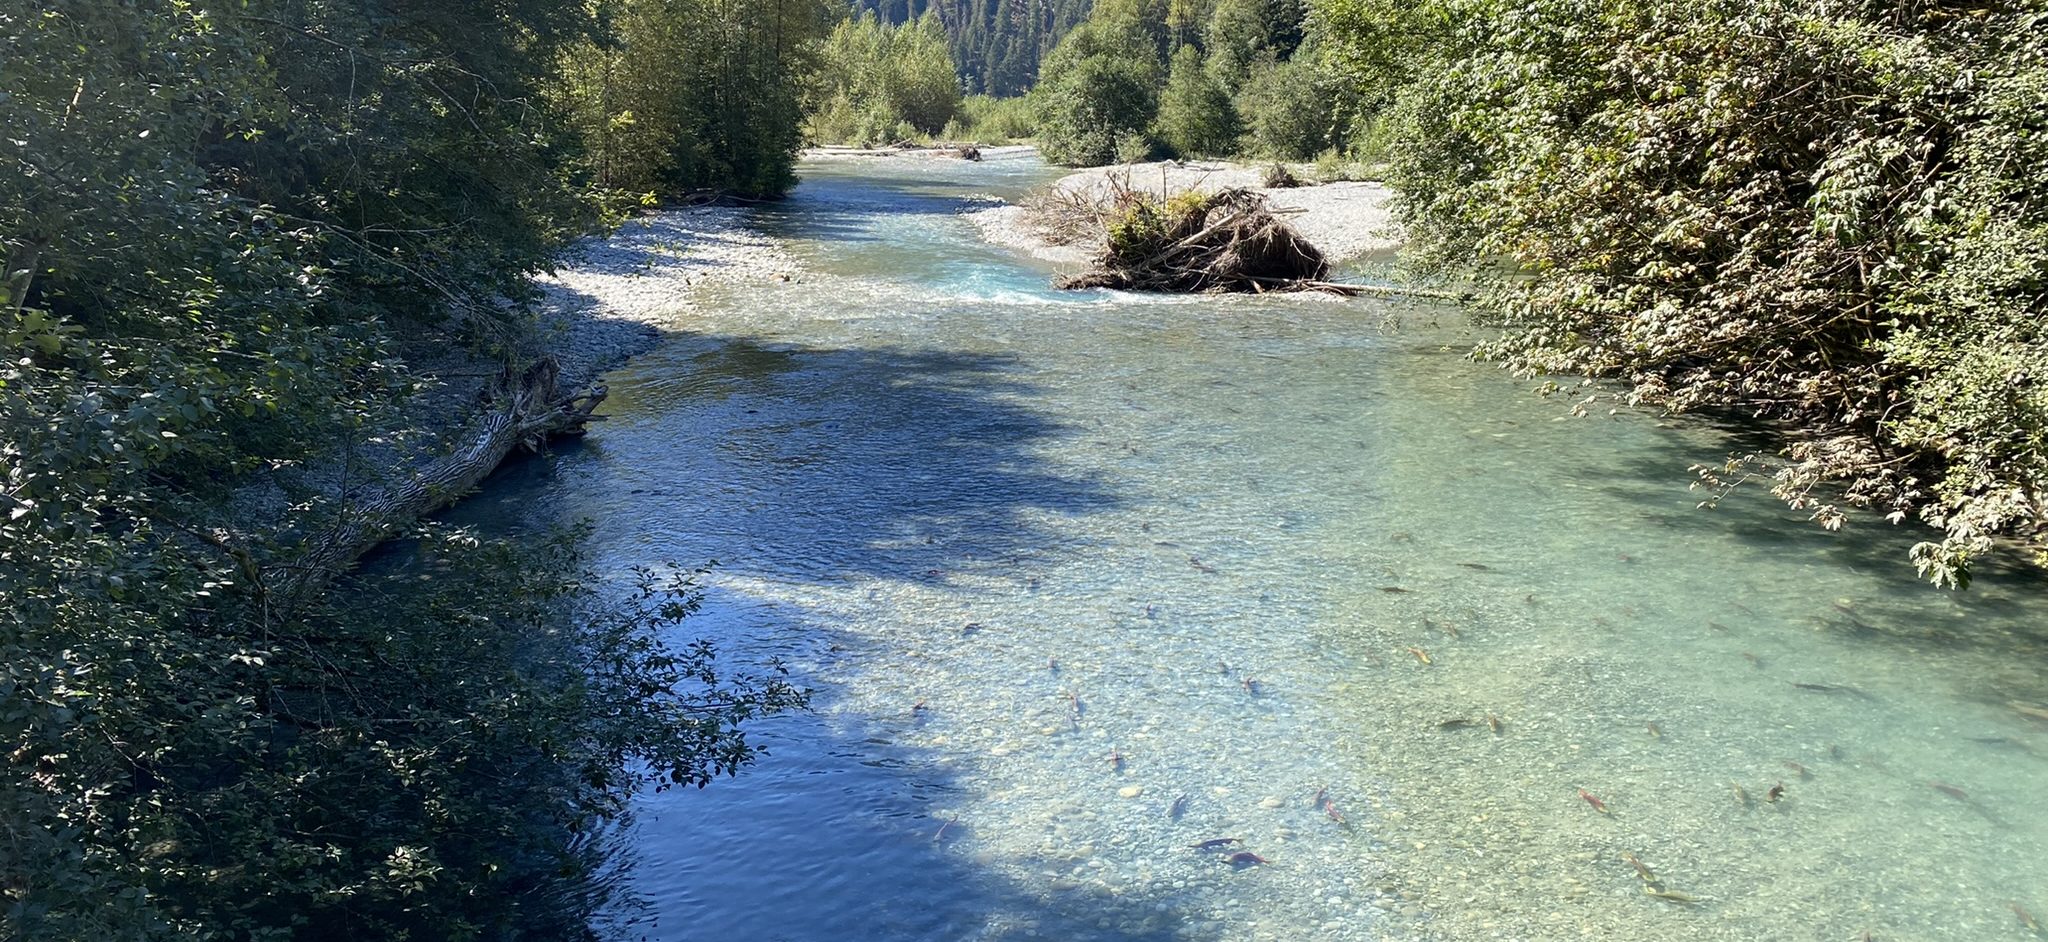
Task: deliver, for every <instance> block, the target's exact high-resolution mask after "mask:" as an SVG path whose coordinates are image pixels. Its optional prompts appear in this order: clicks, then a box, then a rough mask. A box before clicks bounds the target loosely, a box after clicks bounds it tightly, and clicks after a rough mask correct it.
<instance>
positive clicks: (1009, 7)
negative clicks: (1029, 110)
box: [853, 0, 1091, 97]
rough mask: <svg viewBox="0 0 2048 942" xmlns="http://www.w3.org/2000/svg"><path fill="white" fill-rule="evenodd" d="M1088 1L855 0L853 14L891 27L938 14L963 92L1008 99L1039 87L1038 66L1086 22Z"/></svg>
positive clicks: (1089, 0)
mask: <svg viewBox="0 0 2048 942" xmlns="http://www.w3.org/2000/svg"><path fill="white" fill-rule="evenodd" d="M1090 2H1091V0H854V2H853V10H854V14H855V15H856V16H858V15H859V14H861V13H874V14H876V15H877V16H879V17H880V18H881V20H882V22H884V23H889V24H901V23H909V22H913V21H915V20H917V19H919V18H921V17H923V16H924V15H925V13H927V12H934V13H937V14H938V17H939V22H940V23H941V24H943V25H944V26H945V29H946V36H947V41H948V43H949V45H950V47H951V49H952V51H953V61H954V63H955V65H957V66H958V67H959V70H960V77H961V79H962V81H964V82H965V83H966V86H967V91H969V92H974V93H979V94H987V95H997V96H1004V97H1008V96H1015V95H1022V94H1024V93H1025V92H1027V91H1029V90H1030V89H1031V87H1032V86H1033V85H1034V84H1036V83H1037V81H1038V70H1039V64H1040V62H1042V61H1043V60H1044V58H1045V55H1046V53H1047V52H1049V51H1051V49H1052V47H1053V45H1054V44H1055V43H1058V42H1059V40H1060V37H1062V36H1065V35H1066V34H1067V31H1068V30H1071V29H1073V28H1074V26H1075V25H1076V24H1078V23H1080V22H1081V21H1082V20H1083V19H1085V18H1087V16H1088V9H1089V5H1090Z"/></svg>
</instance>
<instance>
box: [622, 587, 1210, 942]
mask: <svg viewBox="0 0 2048 942" xmlns="http://www.w3.org/2000/svg"><path fill="white" fill-rule="evenodd" d="M752 604H753V603H752V601H751V600H749V599H745V598H734V597H731V596H727V595H723V594H719V593H714V594H713V596H712V597H711V599H710V600H709V603H708V604H707V606H706V609H707V611H708V612H713V613H717V612H727V613H730V612H732V611H734V610H735V609H744V608H746V607H748V606H750V605H752ZM722 617H723V616H720V615H715V614H714V615H711V616H708V617H707V623H699V624H694V625H687V626H686V630H688V631H691V632H696V633H704V632H707V631H709V632H712V633H713V634H714V635H716V634H720V633H722V632H719V631H718V630H717V629H718V628H719V627H720V626H718V625H714V624H709V623H708V622H709V621H715V620H719V619H721V618H722ZM799 619H801V616H799ZM782 630H783V631H784V632H785V633H787V634H789V635H793V636H800V637H801V638H802V639H803V640H801V641H800V642H795V644H797V645H800V646H801V647H803V648H806V649H809V650H811V651H812V652H813V653H814V654H815V655H816V656H817V657H819V658H820V659H821V660H823V661H825V662H827V664H826V666H825V670H826V671H827V672H831V671H832V669H833V668H832V666H831V665H832V664H833V663H851V662H858V661H862V660H868V659H890V658H899V657H901V656H902V652H901V651H900V650H887V648H889V647H891V646H889V645H881V644H874V643H872V642H862V641H861V640H859V639H857V638H855V637H854V636H852V635H850V634H848V633H844V632H841V631H838V630H836V629H835V628H834V627H833V620H832V619H829V618H828V619H825V620H823V621H804V622H803V623H802V624H800V625H790V624H785V625H783V626H782ZM789 653H790V654H791V655H793V656H794V657H796V658H804V657H805V656H806V655H805V654H804V653H803V652H801V651H790V652H789ZM821 696H822V699H821V701H820V703H819V704H818V709H817V711H816V712H814V713H811V714H806V715H802V716H790V717H781V718H777V719H774V720H771V721H767V722H763V723H760V724H757V725H756V726H755V727H754V731H753V733H752V736H753V737H754V738H755V741H757V742H758V743H760V744H761V745H763V746H764V747H765V748H766V749H767V750H768V755H767V756H766V757H765V758H763V759H762V760H761V761H760V762H759V763H758V764H757V765H756V766H754V767H752V768H750V769H748V770H747V771H746V772H745V773H743V776H742V777H741V779H740V780H738V781H733V782H719V783H716V784H714V785H712V786H710V787H709V788H707V789H704V790H702V791H696V792H687V793H667V794H663V795H657V796H649V797H647V798H645V799H643V801H642V802H641V803H640V807H639V809H638V812H637V815H638V817H637V822H636V830H635V834H634V842H633V843H634V846H635V848H636V852H637V855H638V858H639V859H638V860H636V861H635V862H634V866H635V875H634V880H635V883H636V885H637V886H638V887H640V888H641V892H642V895H643V896H644V897H645V903H646V907H647V908H646V912H647V913H648V915H647V916H646V917H645V921H644V922H643V923H642V924H641V925H639V926H637V927H635V928H634V930H633V931H632V932H631V933H630V936H629V937H631V938H636V939H648V940H684V939H761V940H790V942H812V940H816V942H826V940H841V939H856V938H872V939H902V940H925V939H929V940H954V939H1020V938H1027V937H1029V938H1041V937H1042V938H1071V939H1128V940H1134V942H1153V940H1157V942H1165V940H1168V939H1173V938H1177V937H1179V936H1177V933H1178V932H1179V931H1180V929H1181V927H1182V925H1183V922H1182V920H1181V919H1180V918H1179V916H1178V915H1177V911H1176V907H1175V906H1174V905H1172V902H1173V900H1172V896H1171V893H1172V891H1171V890H1168V889H1166V888H1164V887H1160V886H1138V885H1125V886H1120V887H1117V888H1115V889H1114V890H1112V889H1110V888H1108V887H1106V886H1101V885H1095V884H1092V883H1090V882H1089V880H1088V874H1087V871H1086V867H1085V864H1084V863H1083V862H1082V861H1081V860H1079V859H1070V858H1058V857H1043V858H1038V859H1032V860H1028V861H1018V860H1015V859H1007V860H1005V861H1004V862H1005V863H1007V864H1011V865H1019V864H1021V865H1022V866H1023V867H1024V868H1025V869H1026V870H1027V871H1028V872H1033V873H1041V874H1043V875H1044V882H1043V883H1042V884H1041V885H1035V886H1033V885H1024V884H1022V883H1020V882H1017V881H1014V880H1011V879H1008V878H1006V877H1004V876H1002V875H1000V874H999V873H997V871H996V870H995V869H994V868H992V867H990V866H988V864H989V863H991V862H992V860H991V859H990V858H987V857H984V856H983V852H981V851H980V849H979V844H978V841H977V835H976V823H975V822H974V821H973V820H972V819H967V818H961V817H959V816H957V815H956V814H955V813H953V812H952V811H951V810H950V809H952V808H955V807H958V806H963V805H968V804H969V803H970V799H971V798H973V797H974V794H975V792H976V791H977V787H976V785H975V784H974V783H973V781H972V774H973V769H972V768H971V767H964V766H962V765H961V764H959V763H958V761H957V759H956V758H953V757H949V756H947V755H944V754H942V753H941V752H939V751H937V750H932V749H925V748H920V747H917V746H914V745H910V744H908V742H907V741H906V740H908V739H910V738H913V737H916V736H919V735H929V734H931V733H933V732H935V731H941V730H945V729H946V728H947V726H948V724H949V723H950V718H949V717H948V716H947V715H946V714H945V713H944V712H943V711H941V710H926V709H912V708H911V706H910V705H908V704H906V705H905V708H904V709H903V710H902V711H900V712H898V713H896V714H894V715H888V716H861V717H855V716H853V715H852V714H850V713H848V712H844V711H837V710H834V709H833V705H834V704H833V702H832V697H831V695H830V693H829V691H827V692H825V693H823V694H822V695H821ZM1189 853H1193V851H1189ZM1217 866H1218V877H1219V878H1230V877H1232V876H1238V875H1234V874H1231V873H1229V872H1228V870H1227V868H1226V867H1225V866H1224V865H1223V864H1222V862H1221V861H1218V864H1217ZM737 901H745V902H744V903H743V904H742V903H739V902H737Z"/></svg>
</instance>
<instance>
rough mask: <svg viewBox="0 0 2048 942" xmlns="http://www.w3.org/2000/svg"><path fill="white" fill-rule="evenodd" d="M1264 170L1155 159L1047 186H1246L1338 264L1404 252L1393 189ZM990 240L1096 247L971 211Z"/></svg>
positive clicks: (1076, 256) (1016, 213) (1047, 249)
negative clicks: (1278, 183) (1293, 182)
mask: <svg viewBox="0 0 2048 942" xmlns="http://www.w3.org/2000/svg"><path fill="white" fill-rule="evenodd" d="M1264 176H1265V172H1264V170H1263V169H1262V168H1261V167H1258V166H1253V165H1249V164H1240V163H1230V162H1221V161H1214V162H1193V163H1190V162H1180V161H1157V162H1154V163H1144V164H1125V165H1119V166H1112V167H1091V168H1088V169H1086V170H1080V171H1076V172H1074V173H1070V174H1068V175H1066V176H1064V177H1061V178H1060V179H1059V180H1057V181H1055V182H1053V183H1052V184H1051V186H1050V187H1049V189H1052V190H1054V191H1062V192H1065V193H1073V194H1084V195H1086V196H1088V197H1090V198H1095V199H1102V198H1106V197H1107V196H1108V195H1109V193H1110V192H1111V190H1112V189H1113V188H1114V186H1115V185H1117V184H1123V185H1128V186H1131V187H1134V188H1137V189H1141V190H1149V191H1153V192H1159V193H1162V194H1168V195H1170V194H1174V193H1181V192H1186V191H1190V190H1193V191H1201V192H1216V191H1218V190H1225V189H1231V188H1243V189H1248V190H1253V191H1256V192H1258V193H1260V194H1262V195H1264V196H1265V197H1266V199H1267V201H1268V203H1270V204H1271V206H1272V207H1273V209H1274V210H1275V211H1276V212H1278V213H1280V214H1281V215H1282V216H1284V217H1285V218H1286V220H1287V224H1288V225H1289V226H1292V227H1293V228H1294V230H1295V231H1296V232H1298V233H1300V234H1301V236H1302V237H1303V238H1305V239H1307V240H1309V242H1311V243H1313V244H1314V245H1315V246H1316V248H1319V249H1321V250H1322V251H1323V254H1325V255H1326V256H1328V257H1329V259H1330V261H1331V262H1333V263H1339V264H1341V263H1343V262H1347V261H1351V260H1354V259H1358V258H1361V257H1363V256H1366V255H1370V254H1373V253H1376V252H1386V251H1390V250H1393V249H1395V248H1398V247H1400V245H1401V243H1402V240H1403V237H1402V234H1401V231H1400V226H1399V224H1398V223H1397V222H1396V221H1395V218H1394V214H1393V209H1392V201H1393V195H1394V194H1393V190H1392V189H1390V188H1388V187H1387V186H1385V185H1384V184H1380V183H1362V182H1339V183H1324V184H1315V185H1307V186H1297V187H1268V186H1264V185H1263V183H1264ZM967 218H968V220H969V221H970V222H972V223H973V224H974V227H975V228H976V229H977V230H978V231H980V233H981V236H982V238H983V239H984V240H986V241H988V242H990V243H992V244H995V245H1001V246H1006V247H1008V248H1012V249H1016V250H1018V251H1021V252H1024V253H1026V254H1029V255H1032V256H1035V257H1038V258H1041V259H1045V260H1046V261H1050V262H1054V263H1056V264H1061V265H1081V264H1085V263H1087V262H1088V260H1089V259H1090V258H1092V257H1093V256H1094V254H1095V251H1096V249H1097V246H1094V245H1091V244H1087V243H1082V242H1073V241H1068V240H1066V239H1063V238H1062V237H1060V236H1058V235H1055V234H1052V233H1050V232H1048V230H1047V227H1046V226H1045V225H1043V224H1042V222H1041V221H1040V220H1039V219H1038V218H1037V217H1036V214H1035V213H1034V212H1033V210H1032V209H1031V207H1029V206H1025V205H1008V206H992V207H988V208H983V209H976V210H974V211H972V212H969V213H967Z"/></svg>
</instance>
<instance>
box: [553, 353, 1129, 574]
mask: <svg viewBox="0 0 2048 942" xmlns="http://www.w3.org/2000/svg"><path fill="white" fill-rule="evenodd" d="M612 389H613V400H612V401H611V402H610V403H608V404H607V409H608V411H611V412H613V413H614V414H617V415H621V416H623V418H621V419H619V420H616V421H618V422H624V423H627V424H629V425H632V426H634V427H636V428H640V427H645V426H646V425H648V424H649V423H653V424H658V425H660V426H661V428H660V429H659V430H657V431H655V432H653V433H651V434H633V435H617V436H611V435H599V436H595V437H593V439H592V441H591V444H590V446H589V448H590V449H591V451H593V452H594V455H593V463H594V464H595V465H597V466H601V467H603V468H604V469H605V472H604V473H605V474H606V476H607V477H608V478H610V480H608V481H607V482H606V483H603V484H596V485H593V486H592V487H589V488H586V493H589V494H591V495H593V498H592V499H593V500H595V501H598V502H599V504H598V505H597V506H592V507H590V508H588V509H587V512H588V513H589V514H590V515H592V516H595V517H598V518H615V519H633V520H635V521H636V522H637V523H638V524H639V525H640V526H642V527H645V528H648V529H644V530H642V532H641V533H639V534H638V537H639V538H640V539H639V541H640V542H643V543H644V542H653V543H655V544H658V545H691V544H701V543H703V542H704V541H705V539H706V537H707V536H708V537H710V539H711V541H712V542H715V543H721V544H724V545H722V546H720V547H718V552H715V553H711V554H710V555H712V556H715V557H719V558H735V559H763V558H768V559H773V560H774V563H773V565H775V566H776V567H777V568H778V569H780V570H781V571H780V573H779V576H780V577H782V578H798V579H816V580H824V579H843V578H848V577H855V576H860V577H872V578H883V579H894V580H914V581H926V582H929V581H951V580H953V579H954V578H955V577H957V576H987V577H997V578H1007V577H1009V576H1011V575H1013V574H1014V573H1016V572H1017V571H1020V570H1021V569H1022V568H1023V567H1024V564H1025V563H1026V562H1027V561H1028V560H1030V559H1032V558H1035V557H1038V556H1041V555H1042V554H1043V553H1045V552H1047V546H1048V544H1049V541H1048V539H1047V538H1046V536H1045V535H1044V534H1043V533H1042V532H1040V530H1041V528H1040V526H1039V524H1038V523H1037V521H1038V520H1039V519H1040V518H1042V517H1047V516H1050V517H1059V516H1071V515H1079V514H1086V513H1090V512H1094V511H1097V510H1102V509H1107V508H1110V507H1112V506H1114V505H1115V503H1116V498H1115V497H1114V496H1113V495H1112V494H1110V493H1109V492H1108V491H1107V490H1106V489H1105V488H1104V487H1103V486H1102V485H1101V484H1100V483H1099V482H1097V481H1095V480H1091V479H1089V478H1087V477H1083V476H1078V475H1075V474H1071V473H1063V472H1061V471H1060V470H1058V469H1055V468H1051V467H1048V466H1046V465H1044V464H1042V463H1041V462H1040V461H1039V460H1038V459H1037V458H1035V457H1034V454H1033V449H1034V448H1035V447H1037V446H1038V445H1039V444H1041V443H1043V442H1045V441H1047V440H1051V439H1056V438H1059V437H1062V436H1067V435H1071V434H1074V433H1075V431H1076V430H1074V429H1071V428H1069V427H1068V426H1067V425H1065V424H1063V423H1061V422H1059V421H1056V420H1054V419H1052V418H1049V417H1047V416H1046V415H1044V414H1042V413H1039V412H1036V411H1034V410H1032V409H1031V408H1029V407H1028V406H1027V405H1026V404H1025V401H1026V399H1027V398H1028V397H1029V396H1030V395H1031V394H1032V393H1033V390H1034V384H1033V382H1032V380H1030V379H1029V378H1028V377H1027V376H1026V375H1025V370H1024V369H1023V368H1022V367H1021V366H1020V365H1019V364H1018V362H1017V361H1016V360H1015V359H1014V358H1012V357H1008V356H1003V355H996V354H973V353H961V352H939V351H928V350H912V349H900V348H876V349H858V348H834V349H820V348H815V347H806V346H798V345H784V344H773V343H764V342H758V341H754V340H749V339H743V338H723V337H706V336H687V335H686V336H677V337H674V338H672V339H671V340H670V341H669V342H668V343H666V344H665V345H664V346H663V347H662V348H661V349H660V350H659V351H657V352H655V353H652V354H650V355H648V356H647V357H645V358H643V359H642V360H639V361H636V363H635V364H634V366H633V367H632V368H630V369H629V370H627V371H624V372H623V373H621V374H618V375H617V376H615V377H614V382H613V386H612ZM707 487H711V488H715V489H716V491H717V492H718V494H719V500H718V501H717V502H716V503H717V506H716V508H715V509H714V508H713V506H712V505H711V504H710V503H708V502H705V501H701V500H697V499H695V497H696V496H697V495H700V494H701V493H702V492H703V490H704V489H705V488H707Z"/></svg>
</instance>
